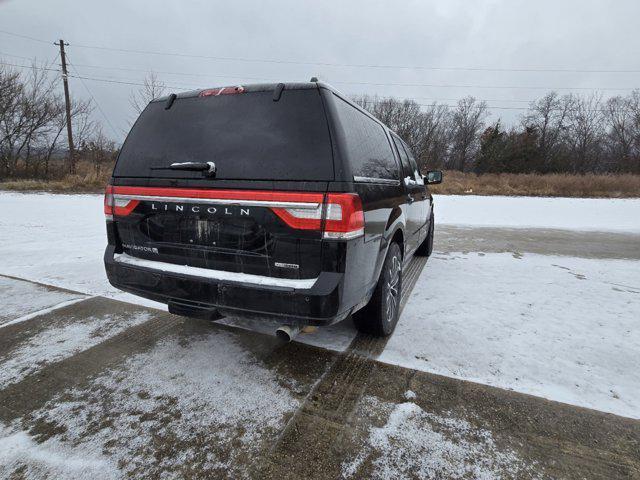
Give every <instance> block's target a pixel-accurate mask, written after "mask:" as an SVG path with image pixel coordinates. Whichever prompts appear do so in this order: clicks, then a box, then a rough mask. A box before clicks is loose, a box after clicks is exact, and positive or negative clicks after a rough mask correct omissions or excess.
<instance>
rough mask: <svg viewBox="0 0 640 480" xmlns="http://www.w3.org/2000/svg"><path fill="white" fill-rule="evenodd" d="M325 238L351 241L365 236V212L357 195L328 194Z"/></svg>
mask: <svg viewBox="0 0 640 480" xmlns="http://www.w3.org/2000/svg"><path fill="white" fill-rule="evenodd" d="M325 202H326V214H325V215H326V216H325V223H324V233H323V236H324V238H334V239H349V238H357V237H360V236H362V235H364V212H363V210H362V202H361V201H360V197H359V196H358V195H357V194H355V193H328V194H327V197H326V200H325Z"/></svg>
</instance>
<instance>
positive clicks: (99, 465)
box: [0, 426, 120, 480]
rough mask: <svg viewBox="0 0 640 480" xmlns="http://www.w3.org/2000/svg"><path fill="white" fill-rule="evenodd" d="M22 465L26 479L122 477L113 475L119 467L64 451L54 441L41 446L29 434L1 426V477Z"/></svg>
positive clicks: (103, 460) (68, 450) (72, 479)
mask: <svg viewBox="0 0 640 480" xmlns="http://www.w3.org/2000/svg"><path fill="white" fill-rule="evenodd" d="M19 465H27V467H26V470H25V471H24V472H23V474H24V475H26V476H25V477H23V478H27V477H29V478H64V479H66V480H84V479H86V478H93V479H104V480H107V479H113V480H115V479H117V478H120V477H119V476H117V475H112V473H113V472H114V471H116V466H115V465H113V464H112V463H111V462H109V461H108V460H106V459H105V458H101V457H97V458H91V457H89V456H88V455H86V454H78V453H74V451H73V449H65V448H61V447H60V445H59V444H56V443H55V442H49V444H48V445H40V444H38V443H37V442H35V441H34V440H33V438H31V436H30V435H29V434H28V433H27V432H24V431H21V430H18V431H12V430H10V429H8V428H6V427H3V426H0V474H3V473H6V474H9V472H11V470H13V469H14V468H15V467H17V466H19ZM4 478H13V477H10V476H7V477H4ZM16 478H18V477H16Z"/></svg>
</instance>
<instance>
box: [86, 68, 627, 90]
mask: <svg viewBox="0 0 640 480" xmlns="http://www.w3.org/2000/svg"><path fill="white" fill-rule="evenodd" d="M79 66H83V67H86V68H98V69H105V70H110V69H113V70H130V71H143V70H140V69H133V68H131V69H125V68H123V67H110V66H101V65H87V64H81V65H79ZM158 73H164V74H170V75H183V76H197V77H200V76H202V77H216V78H239V79H247V80H257V81H270V82H278V81H280V79H277V78H266V77H248V76H245V75H234V74H229V75H206V74H196V73H185V72H167V71H165V72H158ZM330 83H335V84H339V85H368V86H379V87H428V88H484V89H509V90H603V91H628V90H634V89H635V88H637V87H565V86H563V87H559V86H553V87H549V86H522V85H474V84H468V85H460V84H435V83H385V82H352V81H344V80H334V81H332V82H330Z"/></svg>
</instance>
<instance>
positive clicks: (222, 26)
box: [0, 0, 640, 140]
mask: <svg viewBox="0 0 640 480" xmlns="http://www.w3.org/2000/svg"><path fill="white" fill-rule="evenodd" d="M638 19H640V1H639V0H608V1H605V0H600V1H595V0H593V1H589V0H554V1H549V0H538V1H533V2H532V1H525V0H473V1H472V0H440V1H434V0H422V1H417V0H396V1H395V2H391V1H387V2H385V1H372V0H367V1H360V0H358V1H333V0H324V1H321V2H318V1H313V2H311V1H301V0H282V1H277V2H261V1H257V0H244V1H241V2H238V1H227V2H206V1H175V2H160V1H157V0H156V1H151V0H145V1H126V0H110V1H99V2H98V1H93V0H84V1H82V2H79V1H70V0H57V1H55V2H48V1H42V0H39V1H36V0H12V1H11V0H10V1H7V0H4V1H3V0H0V30H4V31H8V32H12V33H17V34H21V35H26V36H30V37H34V38H37V39H42V40H46V41H49V42H53V41H55V40H56V39H58V38H61V37H62V38H64V39H65V41H67V42H69V44H70V45H69V46H68V47H67V50H68V55H69V58H70V61H71V62H72V63H74V64H76V65H77V67H76V68H77V71H78V72H79V73H80V75H82V76H86V77H92V78H94V79H102V80H115V81H122V82H132V83H139V82H141V81H142V79H143V78H144V76H145V71H148V70H151V69H153V70H155V71H156V72H170V73H158V76H159V77H161V79H162V80H163V81H165V83H167V84H169V85H171V86H173V87H174V88H173V89H172V90H181V89H190V88H197V87H208V86H216V85H229V84H241V83H255V82H256V81H257V80H255V79H264V80H273V81H299V80H308V79H309V78H310V77H311V76H314V75H316V76H319V77H320V78H322V79H324V80H326V81H329V82H330V83H333V84H334V85H335V86H336V87H337V88H339V89H340V90H342V91H343V92H345V93H348V94H361V93H370V94H378V95H380V96H393V97H397V98H414V99H416V101H418V102H419V103H431V102H432V101H434V100H437V101H439V102H441V103H447V104H453V103H455V101H456V99H459V98H461V97H463V96H466V95H473V96H475V97H477V98H479V99H486V100H487V103H488V105H489V106H490V107H494V108H492V111H493V113H494V118H495V117H497V116H500V117H502V118H503V119H504V120H505V121H506V122H507V123H512V122H515V121H517V120H518V118H519V116H520V115H521V114H522V111H521V110H517V108H521V107H525V106H526V105H527V103H526V102H528V101H530V100H532V99H534V98H536V97H538V96H541V95H542V94H543V93H545V92H546V91H547V90H549V89H552V88H555V89H557V90H558V91H559V92H562V93H568V92H570V91H575V92H577V93H590V92H589V90H588V89H590V88H594V89H597V90H599V91H600V92H601V93H602V94H603V95H604V96H605V97H606V96H610V95H616V94H625V93H628V92H629V91H630V90H631V89H632V88H638V87H640V35H639V34H638ZM82 45H84V46H100V47H109V48H116V49H125V50H146V51H154V52H168V53H179V54H187V55H202V56H213V57H230V58H234V59H240V58H241V59H245V60H248V59H250V60H274V61H278V62H282V61H284V62H302V63H278V62H257V61H240V60H232V59H227V60H223V59H218V60H215V59H204V58H188V57H179V56H166V55H153V54H137V53H126V52H115V51H110V50H101V49H94V48H86V47H82ZM56 53H57V47H55V46H54V45H53V44H47V43H43V42H37V41H32V40H28V39H23V38H18V37H15V36H11V35H7V34H4V33H0V59H1V60H0V61H2V62H5V63H18V64H26V63H29V61H28V60H26V59H23V58H19V57H28V58H33V57H36V58H37V59H38V61H45V60H49V61H53V60H54V58H55V56H56ZM10 55H13V56H10ZM57 63H58V62H57V61H56V64H57ZM321 64H325V65H321ZM326 64H340V65H377V66H407V67H411V66H423V67H443V68H475V67H479V68H494V69H525V70H527V69H528V70H532V69H533V70H540V69H548V70H549V69H551V70H552V69H559V70H580V71H569V72H567V71H561V72H558V71H556V72H552V71H483V70H480V71H475V70H456V69H453V70H446V69H445V70H434V69H430V68H429V69H417V68H396V67H391V68H387V67H384V68H373V67H367V68H365V67H362V66H360V67H356V66H337V65H326ZM97 67H100V68H97ZM115 68H121V69H123V70H117V69H115ZM126 69H131V70H126ZM138 70H140V71H138ZM593 70H608V71H607V72H593ZM612 70H618V71H626V72H612ZM629 70H635V72H629ZM72 73H73V72H72ZM85 83H86V85H87V87H88V88H89V90H90V91H91V92H92V93H93V95H94V96H95V99H96V100H97V102H98V104H99V105H100V106H101V108H102V110H103V111H104V114H105V115H106V116H107V117H108V118H109V120H110V121H111V123H112V124H113V127H114V128H113V129H111V128H109V127H108V126H107V125H105V133H107V134H110V135H111V136H112V137H114V139H117V140H122V138H123V137H124V132H126V131H127V130H128V128H129V126H130V124H131V121H132V120H133V119H134V117H135V115H134V113H133V111H132V109H131V107H130V105H129V100H128V99H129V95H130V92H131V90H132V89H136V88H139V87H136V86H131V85H125V84H118V83H107V82H105V81H97V80H86V81H85ZM363 83H365V84H363ZM372 84H379V85H372ZM380 84H384V85H380ZM393 84H395V85H393ZM398 84H404V85H398ZM406 84H411V85H413V86H407V85H406ZM416 84H419V85H416ZM427 85H430V86H427ZM70 87H71V92H72V95H80V96H83V97H86V96H88V93H87V91H86V90H85V87H84V86H83V85H82V84H81V83H80V81H79V80H77V79H71V83H70ZM481 87H486V88H481ZM489 87H491V88H489ZM506 87H519V88H506ZM525 87H526V88H525ZM572 89H573V90H572ZM497 107H501V108H500V109H498V108H497ZM96 117H97V119H101V118H102V116H101V114H100V113H99V112H96Z"/></svg>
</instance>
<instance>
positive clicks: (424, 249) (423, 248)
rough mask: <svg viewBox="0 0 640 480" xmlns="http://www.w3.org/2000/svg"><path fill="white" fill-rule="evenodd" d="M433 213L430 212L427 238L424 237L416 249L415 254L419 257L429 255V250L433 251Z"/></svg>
mask: <svg viewBox="0 0 640 480" xmlns="http://www.w3.org/2000/svg"><path fill="white" fill-rule="evenodd" d="M434 223H435V222H434V218H433V213H432V214H431V221H430V222H429V232H428V233H427V238H425V239H424V240H423V241H422V243H421V244H420V246H419V247H418V249H417V250H416V253H415V254H416V255H417V256H419V257H429V256H431V252H433V224H434Z"/></svg>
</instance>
